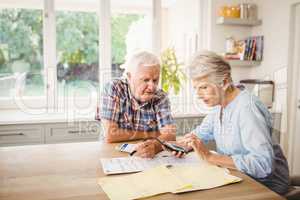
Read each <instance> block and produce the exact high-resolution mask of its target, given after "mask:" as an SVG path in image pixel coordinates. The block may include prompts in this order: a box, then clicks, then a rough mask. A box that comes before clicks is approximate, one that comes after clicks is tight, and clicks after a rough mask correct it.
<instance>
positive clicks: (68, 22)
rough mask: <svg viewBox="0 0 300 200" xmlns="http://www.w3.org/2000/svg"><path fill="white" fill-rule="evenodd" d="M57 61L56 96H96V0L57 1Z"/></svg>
mask: <svg viewBox="0 0 300 200" xmlns="http://www.w3.org/2000/svg"><path fill="white" fill-rule="evenodd" d="M55 3H56V13H55V14H56V49H57V51H56V57H57V59H56V62H57V65H56V67H57V83H58V84H57V86H58V87H57V89H58V95H59V96H65V97H68V96H69V97H73V98H74V97H84V96H85V97H86V96H88V95H94V96H96V93H97V88H98V86H99V78H98V75H99V31H98V30H99V20H98V14H97V8H98V2H97V1H96V0H93V1H89V2H87V5H86V4H82V3H85V2H84V1H77V3H76V2H74V1H73V2H72V1H65V4H64V1H63V2H62V1H60V0H57V1H56V2H55Z"/></svg>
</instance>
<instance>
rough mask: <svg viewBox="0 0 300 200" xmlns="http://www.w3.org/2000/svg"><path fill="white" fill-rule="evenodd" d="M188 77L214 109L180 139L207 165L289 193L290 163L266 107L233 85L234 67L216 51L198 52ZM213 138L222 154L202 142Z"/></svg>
mask: <svg viewBox="0 0 300 200" xmlns="http://www.w3.org/2000/svg"><path fill="white" fill-rule="evenodd" d="M190 76H191V79H192V84H193V87H194V89H195V90H196V92H197V95H198V97H199V98H200V99H201V100H203V102H204V103H205V104H206V105H207V106H209V107H214V109H213V111H212V112H211V113H210V114H208V115H207V116H206V117H205V119H204V120H203V122H202V123H201V125H200V126H198V127H197V128H196V129H195V130H194V131H192V133H189V134H186V135H185V136H184V138H183V139H182V140H181V141H178V143H179V144H180V143H181V144H182V145H185V146H188V147H189V148H190V149H191V148H193V149H194V151H196V152H197V153H198V154H199V155H201V156H202V158H203V159H205V160H206V161H207V162H209V163H212V164H215V165H219V166H222V167H227V168H231V169H237V170H239V171H241V172H244V173H246V174H247V175H249V176H251V177H253V178H254V179H256V180H257V181H259V182H261V183H262V184H264V185H266V186H267V187H269V188H270V189H271V190H273V191H275V192H277V193H279V194H284V193H286V192H287V189H288V179H289V171H288V164H287V161H286V158H285V157H284V155H283V153H282V151H281V148H280V146H279V145H278V144H274V143H272V140H271V129H272V122H271V115H270V113H269V112H268V110H267V108H266V107H265V106H264V105H263V104H262V103H261V102H260V101H259V100H258V98H256V97H255V96H253V95H252V94H250V93H249V92H248V91H247V90H244V89H240V88H237V87H235V86H234V85H233V82H232V78H231V68H230V65H229V64H228V63H227V62H226V61H224V60H223V58H222V57H220V56H218V55H217V54H215V53H213V52H202V53H200V54H198V55H196V56H195V58H194V59H193V60H192V62H191V65H190ZM209 140H215V142H216V146H217V152H218V154H214V153H211V152H210V151H209V150H208V149H207V147H206V146H205V145H204V143H206V142H207V141H209ZM177 156H181V155H177Z"/></svg>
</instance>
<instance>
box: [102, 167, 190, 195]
mask: <svg viewBox="0 0 300 200" xmlns="http://www.w3.org/2000/svg"><path fill="white" fill-rule="evenodd" d="M98 183H99V185H100V186H101V187H102V189H103V191H104V192H105V193H106V194H107V196H108V197H109V198H110V199H111V200H129V199H139V198H145V197H150V196H154V195H157V194H162V193H167V192H170V191H175V190H181V189H184V188H186V187H191V185H189V184H187V183H185V182H183V181H182V180H180V179H179V178H177V177H176V176H174V175H173V174H172V173H171V171H170V170H169V169H168V168H167V167H166V166H159V167H155V168H152V169H149V170H147V171H144V172H140V173H137V174H130V175H123V176H109V177H103V178H100V179H99V180H98Z"/></svg>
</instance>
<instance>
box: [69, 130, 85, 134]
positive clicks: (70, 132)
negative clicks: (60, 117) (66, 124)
mask: <svg viewBox="0 0 300 200" xmlns="http://www.w3.org/2000/svg"><path fill="white" fill-rule="evenodd" d="M68 133H69V134H77V133H85V131H68Z"/></svg>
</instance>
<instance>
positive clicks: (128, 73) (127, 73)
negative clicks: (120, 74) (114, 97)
mask: <svg viewBox="0 0 300 200" xmlns="http://www.w3.org/2000/svg"><path fill="white" fill-rule="evenodd" d="M126 76H127V78H128V80H131V73H130V72H126Z"/></svg>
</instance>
